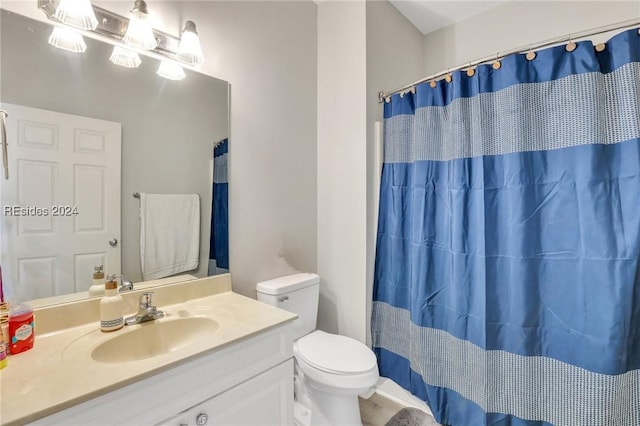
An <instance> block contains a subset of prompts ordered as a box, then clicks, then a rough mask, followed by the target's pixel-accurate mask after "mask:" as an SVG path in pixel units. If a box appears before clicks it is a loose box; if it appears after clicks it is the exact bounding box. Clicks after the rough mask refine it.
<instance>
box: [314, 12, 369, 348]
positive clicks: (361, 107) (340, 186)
mask: <svg viewBox="0 0 640 426" xmlns="http://www.w3.org/2000/svg"><path fill="white" fill-rule="evenodd" d="M365 6H366V5H365V2H364V1H363V0H359V1H350V2H345V1H326V2H322V3H320V4H319V5H318V150H317V153H318V154H317V156H318V227H317V233H318V273H319V274H320V277H321V282H320V306H319V311H318V328H320V329H323V330H325V331H329V332H334V333H340V334H343V335H346V336H350V337H353V338H356V339H358V340H360V341H364V339H365V329H364V318H365V309H366V299H365V267H366V222H365V218H366V166H367V165H366V66H367V63H366V37H365V31H366V28H365V25H366V16H365V11H366V9H365Z"/></svg>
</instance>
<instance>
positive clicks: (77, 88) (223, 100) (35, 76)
mask: <svg viewBox="0 0 640 426" xmlns="http://www.w3.org/2000/svg"><path fill="white" fill-rule="evenodd" d="M1 19H2V21H1V22H0V30H1V39H0V42H1V49H2V50H1V51H0V52H1V63H0V66H1V69H0V71H1V74H0V100H2V101H3V102H9V103H15V104H20V105H25V106H30V107H34V108H41V109H47V110H52V111H58V112H63V113H68V114H75V115H82V116H86V117H92V118H99V119H103V120H109V121H116V122H120V123H122V239H121V248H122V271H123V273H124V274H125V275H126V276H127V277H128V278H130V279H132V280H134V281H140V280H141V279H142V278H141V272H140V250H139V235H140V223H139V222H140V221H139V214H138V211H139V201H138V200H136V199H134V198H133V197H132V193H133V192H149V193H198V194H200V196H201V203H202V205H201V212H202V222H201V248H200V260H201V261H200V267H199V269H198V271H197V273H196V275H198V276H204V275H206V271H207V258H208V254H209V232H210V222H209V220H210V219H209V218H210V214H211V183H210V182H211V177H210V175H211V158H212V148H213V142H214V141H217V140H220V139H223V138H225V137H228V122H229V112H228V84H227V82H225V81H222V80H219V79H216V78H213V77H210V76H206V75H204V74H199V73H195V72H191V71H187V77H186V78H185V79H183V80H181V81H170V80H165V79H163V78H161V77H159V76H157V75H156V74H155V72H156V69H157V66H158V64H157V61H156V60H154V59H150V58H146V57H142V65H141V66H140V67H139V68H137V69H126V68H122V67H118V66H116V65H113V64H112V63H111V62H109V55H110V53H111V47H110V46H107V45H106V44H103V43H101V42H98V41H95V40H92V39H88V38H86V37H85V41H86V43H87V46H88V47H87V51H86V52H85V53H84V54H74V53H70V52H65V51H62V50H60V49H56V48H54V47H52V46H50V45H49V44H48V43H47V39H48V37H49V34H50V32H51V29H50V27H49V26H48V25H46V24H43V23H41V22H36V21H33V20H30V19H27V18H24V17H22V16H20V15H16V14H14V13H11V12H6V11H4V10H3V11H2V18H1ZM230 143H231V144H233V142H230Z"/></svg>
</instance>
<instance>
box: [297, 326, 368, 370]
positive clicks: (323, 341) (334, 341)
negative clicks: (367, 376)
mask: <svg viewBox="0 0 640 426" xmlns="http://www.w3.org/2000/svg"><path fill="white" fill-rule="evenodd" d="M295 352H296V356H297V357H299V358H300V359H302V360H303V361H304V362H305V363H306V364H308V365H309V366H311V367H314V368H316V369H318V370H320V371H323V372H326V373H331V374H339V375H360V374H364V373H368V372H370V371H371V370H373V369H376V366H377V360H376V356H375V355H374V353H373V352H372V351H371V350H370V349H369V348H368V347H366V346H365V345H363V344H362V343H360V342H359V341H357V340H355V339H352V338H350V337H346V336H339V335H336V334H330V333H325V332H324V331H320V330H317V331H314V332H312V333H310V334H308V335H306V336H304V337H301V338H300V339H298V340H297V341H296V344H295Z"/></svg>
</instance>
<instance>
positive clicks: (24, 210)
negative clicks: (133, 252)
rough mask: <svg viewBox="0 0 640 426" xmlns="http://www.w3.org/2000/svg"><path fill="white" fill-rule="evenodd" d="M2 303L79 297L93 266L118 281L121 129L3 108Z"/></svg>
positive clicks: (15, 107)
mask: <svg viewBox="0 0 640 426" xmlns="http://www.w3.org/2000/svg"><path fill="white" fill-rule="evenodd" d="M0 109H3V110H5V111H7V113H8V117H7V140H8V143H9V146H8V148H9V155H8V156H9V180H4V179H3V180H2V190H1V197H2V229H1V230H2V234H1V235H2V243H1V244H2V258H1V260H0V262H1V265H2V275H3V286H4V290H5V297H6V298H7V299H9V300H15V301H24V300H31V299H36V298H41V297H49V296H55V295H59V294H66V293H73V292H78V291H86V290H87V289H88V288H89V286H90V285H91V275H92V273H93V268H94V266H98V265H104V268H105V271H106V272H107V273H115V274H119V273H120V150H121V125H120V123H114V122H110V121H104V120H97V119H94V118H87V117H80V116H76V115H69V114H61V113H58V112H53V111H46V110H41V109H35V108H28V107H24V106H19V105H12V104H6V103H3V104H1V105H0Z"/></svg>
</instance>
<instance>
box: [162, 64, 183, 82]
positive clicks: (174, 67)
mask: <svg viewBox="0 0 640 426" xmlns="http://www.w3.org/2000/svg"><path fill="white" fill-rule="evenodd" d="M157 74H158V75H159V76H160V77H164V78H166V79H169V80H182V79H183V78H185V73H184V69H182V67H181V66H180V65H179V64H177V63H176V62H173V61H162V62H161V63H160V66H159V67H158V71H157Z"/></svg>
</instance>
